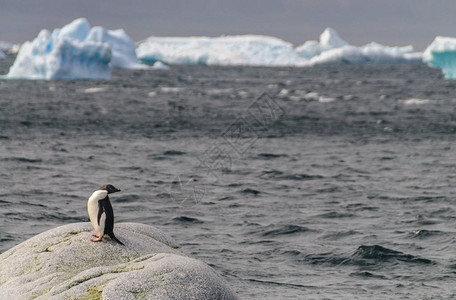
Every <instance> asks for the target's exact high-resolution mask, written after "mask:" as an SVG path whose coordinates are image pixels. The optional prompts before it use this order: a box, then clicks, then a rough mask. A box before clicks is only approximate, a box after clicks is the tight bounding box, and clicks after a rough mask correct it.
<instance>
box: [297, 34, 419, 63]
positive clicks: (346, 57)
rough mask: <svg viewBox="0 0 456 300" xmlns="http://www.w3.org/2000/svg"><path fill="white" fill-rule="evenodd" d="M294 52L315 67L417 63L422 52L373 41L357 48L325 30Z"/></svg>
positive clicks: (408, 47)
mask: <svg viewBox="0 0 456 300" xmlns="http://www.w3.org/2000/svg"><path fill="white" fill-rule="evenodd" d="M295 51H296V53H297V54H298V55H299V56H301V57H303V58H306V59H308V60H309V61H310V64H311V65H318V64H337V63H339V64H340V63H346V64H409V63H413V64H419V63H421V53H419V52H414V49H413V46H405V47H389V46H384V45H381V44H378V43H375V42H372V43H369V44H367V45H365V46H362V47H356V46H352V45H350V44H348V43H347V42H346V41H344V40H343V39H342V38H341V37H340V36H339V35H338V34H337V32H336V31H335V30H334V29H332V28H326V29H325V31H323V33H322V34H321V35H320V41H307V42H305V43H304V44H303V45H301V46H298V47H296V49H295Z"/></svg>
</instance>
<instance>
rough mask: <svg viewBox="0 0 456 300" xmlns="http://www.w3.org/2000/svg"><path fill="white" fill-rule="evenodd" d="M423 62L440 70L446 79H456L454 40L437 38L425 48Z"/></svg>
mask: <svg viewBox="0 0 456 300" xmlns="http://www.w3.org/2000/svg"><path fill="white" fill-rule="evenodd" d="M423 61H424V62H425V63H427V64H428V65H429V66H431V67H434V68H440V69H441V70H442V72H443V74H444V75H445V78H447V79H456V38H452V37H443V36H437V37H436V38H435V39H434V41H433V42H432V43H431V44H430V45H429V46H428V47H427V48H426V50H425V51H424V54H423Z"/></svg>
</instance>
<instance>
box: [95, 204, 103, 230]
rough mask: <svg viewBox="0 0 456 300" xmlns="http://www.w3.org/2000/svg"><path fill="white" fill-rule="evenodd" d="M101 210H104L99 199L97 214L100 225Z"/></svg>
mask: <svg viewBox="0 0 456 300" xmlns="http://www.w3.org/2000/svg"><path fill="white" fill-rule="evenodd" d="M103 212H104V208H103V203H102V202H101V201H98V215H97V223H98V226H100V219H101V215H102V214H103Z"/></svg>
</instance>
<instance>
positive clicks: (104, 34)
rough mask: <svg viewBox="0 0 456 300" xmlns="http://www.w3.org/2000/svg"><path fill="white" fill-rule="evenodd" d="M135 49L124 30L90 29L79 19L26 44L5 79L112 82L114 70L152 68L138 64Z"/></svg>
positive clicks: (42, 32)
mask: <svg viewBox="0 0 456 300" xmlns="http://www.w3.org/2000/svg"><path fill="white" fill-rule="evenodd" d="M135 47H136V45H135V43H134V42H133V41H132V40H131V39H130V37H128V35H127V34H126V33H125V31H124V30H122V29H118V30H106V29H104V28H103V27H100V26H95V27H92V28H91V26H90V24H89V22H88V21H87V19H85V18H79V19H76V20H74V21H73V22H71V23H70V24H67V25H65V26H64V27H62V28H57V29H54V30H53V31H52V33H50V32H49V31H48V30H46V29H44V30H42V31H41V32H40V33H39V34H38V36H37V37H36V38H35V39H34V40H33V41H32V42H25V43H24V44H23V45H22V46H21V48H20V51H19V53H18V55H17V57H16V60H15V61H14V64H13V65H12V66H11V68H10V70H9V73H8V74H7V75H6V78H25V79H46V80H52V79H110V78H111V68H129V69H137V68H149V67H148V66H145V65H142V64H138V63H137V58H136V52H135Z"/></svg>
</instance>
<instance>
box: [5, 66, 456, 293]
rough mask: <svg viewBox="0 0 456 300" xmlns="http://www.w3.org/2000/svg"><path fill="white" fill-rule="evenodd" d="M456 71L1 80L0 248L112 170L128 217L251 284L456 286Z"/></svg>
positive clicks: (82, 211) (62, 220)
mask: <svg viewBox="0 0 456 300" xmlns="http://www.w3.org/2000/svg"><path fill="white" fill-rule="evenodd" d="M12 61H13V59H12V58H8V59H6V60H0V73H2V74H4V73H6V72H7V70H8V67H9V65H10V64H11V63H12ZM455 88H456V82H454V81H446V80H443V79H442V76H441V75H440V72H439V71H438V70H434V69H430V68H428V67H426V66H348V65H341V66H322V67H315V68H309V69H299V68H250V67H249V68H247V67H245V68H244V67H233V68H231V67H223V68H222V67H202V66H174V67H172V68H171V70H170V71H129V70H116V71H115V72H114V74H113V79H112V80H111V81H20V80H14V81H5V80H2V81H0V164H1V168H0V252H3V251H5V250H7V249H9V248H11V247H13V246H15V245H17V244H18V243H20V242H22V241H24V240H26V239H28V238H30V237H32V236H34V235H36V234H38V233H40V232H42V231H45V230H48V229H51V228H54V227H56V226H60V225H64V224H69V223H73V222H80V221H88V216H87V210H86V204H87V198H88V197H89V196H90V194H91V193H92V192H93V191H94V190H95V189H97V188H98V187H99V186H101V185H103V184H106V183H112V184H114V185H115V186H116V187H118V188H120V189H122V192H121V193H118V194H115V195H113V196H112V197H111V201H112V204H113V207H114V211H115V214H116V221H117V222H138V223H145V224H149V225H154V226H156V227H158V228H160V229H162V230H163V231H165V232H166V233H168V234H169V235H171V236H172V237H173V238H174V239H175V240H177V241H178V242H179V243H181V244H182V245H183V247H184V249H185V251H187V252H188V253H189V254H190V255H192V256H194V257H196V258H198V259H201V260H203V261H205V262H206V263H208V264H209V265H211V266H212V267H213V268H214V269H216V271H217V272H218V273H220V274H221V275H223V276H224V277H225V278H226V279H227V280H228V282H229V283H230V285H231V286H232V287H233V289H234V290H235V291H236V292H237V293H238V294H239V296H240V297H241V298H244V299H427V298H454V297H456V286H455V281H456V239H455V236H456V193H455V189H454V185H455V182H456V144H455V140H456V139H455V133H456V96H455V95H456V93H455ZM309 93H313V94H309ZM316 93H318V95H317V94H316ZM410 99H415V100H410ZM416 99H419V100H416ZM423 100H424V101H423Z"/></svg>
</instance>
